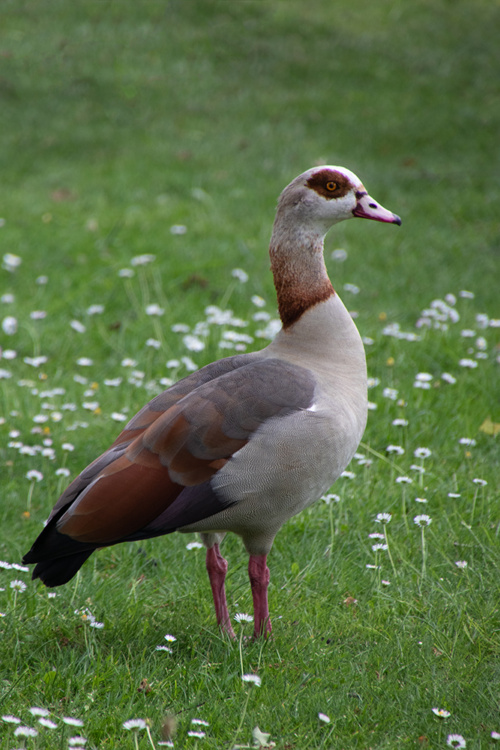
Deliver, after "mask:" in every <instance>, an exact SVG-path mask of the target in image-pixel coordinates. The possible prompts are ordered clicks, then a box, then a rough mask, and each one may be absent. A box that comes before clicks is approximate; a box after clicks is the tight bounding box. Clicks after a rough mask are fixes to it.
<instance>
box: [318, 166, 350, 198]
mask: <svg viewBox="0 0 500 750" xmlns="http://www.w3.org/2000/svg"><path fill="white" fill-rule="evenodd" d="M333 185H335V188H334V189H332V188H333ZM307 186H308V187H310V188H311V189H312V190H315V191H316V193H318V195H322V196H323V198H327V200H331V199H332V198H343V197H344V195H347V193H348V192H349V190H352V189H353V187H354V185H353V184H352V182H351V181H350V180H349V179H348V178H347V177H346V176H345V175H344V174H342V173H341V172H337V171H335V170H334V169H320V170H319V171H318V172H314V174H313V175H311V177H309V179H308V180H307Z"/></svg>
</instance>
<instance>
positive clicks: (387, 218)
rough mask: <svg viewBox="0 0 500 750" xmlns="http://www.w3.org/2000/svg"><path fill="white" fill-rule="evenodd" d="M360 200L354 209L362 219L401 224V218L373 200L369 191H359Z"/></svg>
mask: <svg viewBox="0 0 500 750" xmlns="http://www.w3.org/2000/svg"><path fill="white" fill-rule="evenodd" d="M356 198H357V199H358V202H357V204H356V208H354V209H353V211H352V212H353V214H354V216H358V217H359V218H360V219H373V221H384V222H386V223H387V224H398V225H399V226H401V219H400V218H399V216H396V214H393V213H392V211H388V210H387V209H386V208H384V207H383V206H381V205H380V204H379V203H377V202H376V201H374V200H373V198H371V197H370V196H369V195H368V193H361V192H360V193H357V194H356Z"/></svg>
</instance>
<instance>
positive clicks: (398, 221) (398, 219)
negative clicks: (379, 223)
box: [392, 214, 401, 227]
mask: <svg viewBox="0 0 500 750" xmlns="http://www.w3.org/2000/svg"><path fill="white" fill-rule="evenodd" d="M392 223H393V224H397V225H398V227H400V226H401V219H400V218H399V216H397V215H396V214H394V219H393V222H392Z"/></svg>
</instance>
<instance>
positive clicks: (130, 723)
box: [123, 719, 146, 729]
mask: <svg viewBox="0 0 500 750" xmlns="http://www.w3.org/2000/svg"><path fill="white" fill-rule="evenodd" d="M123 728H124V729H146V722H145V721H144V719H128V720H127V721H124V722H123Z"/></svg>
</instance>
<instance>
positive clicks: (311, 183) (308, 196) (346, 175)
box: [276, 166, 401, 236]
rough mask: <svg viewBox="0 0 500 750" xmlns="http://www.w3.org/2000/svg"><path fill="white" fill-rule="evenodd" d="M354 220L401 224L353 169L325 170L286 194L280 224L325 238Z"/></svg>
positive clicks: (293, 184) (314, 171) (305, 175)
mask: <svg viewBox="0 0 500 750" xmlns="http://www.w3.org/2000/svg"><path fill="white" fill-rule="evenodd" d="M353 217H358V218H360V219H372V220H373V221H382V222H385V223H389V224H398V225H400V224H401V219H400V218H399V216H397V215H396V214H394V213H392V211H388V210H387V209H386V208H384V207H383V206H381V205H380V203H377V201H375V200H374V199H373V198H372V197H371V196H370V195H368V192H367V190H366V188H365V186H364V185H363V183H362V182H361V180H360V179H359V177H356V175H355V174H354V173H353V172H351V171H350V170H349V169H346V168H345V167H332V166H321V167H314V168H313V169H308V170H307V172H303V173H302V174H300V175H299V176H298V177H296V178H295V179H294V180H292V182H291V183H290V184H289V185H288V186H287V187H286V188H285V189H284V190H283V192H282V194H281V196H280V199H279V202H278V210H277V215H276V220H277V223H278V224H282V223H284V224H288V227H290V224H295V225H296V226H301V227H302V231H306V232H307V233H309V232H312V233H313V234H319V235H323V236H324V235H325V234H326V232H327V231H328V230H329V229H330V227H331V226H333V224H337V223H338V222H339V221H344V220H345V219H352V218H353Z"/></svg>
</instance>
